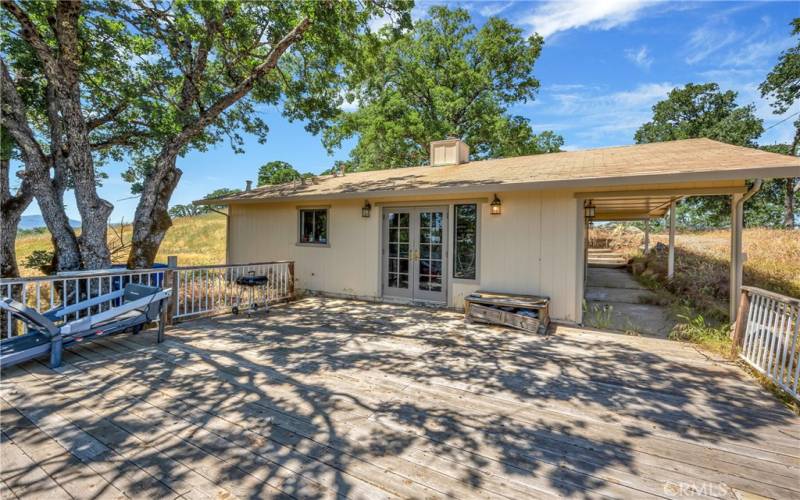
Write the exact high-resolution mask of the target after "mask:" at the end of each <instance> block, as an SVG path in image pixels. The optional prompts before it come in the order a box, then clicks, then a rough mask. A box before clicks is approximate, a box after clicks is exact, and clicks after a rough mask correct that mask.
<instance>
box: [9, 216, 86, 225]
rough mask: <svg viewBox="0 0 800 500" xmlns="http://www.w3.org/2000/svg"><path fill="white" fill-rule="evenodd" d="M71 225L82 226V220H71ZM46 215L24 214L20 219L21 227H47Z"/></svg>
mask: <svg viewBox="0 0 800 500" xmlns="http://www.w3.org/2000/svg"><path fill="white" fill-rule="evenodd" d="M69 225H70V226H72V227H81V222H80V221H77V220H72V219H70V220H69ZM46 226H47V225H46V224H45V223H44V217H42V216H41V215H38V214H37V215H23V216H22V219H20V221H19V229H36V228H37V227H46Z"/></svg>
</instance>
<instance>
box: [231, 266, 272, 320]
mask: <svg viewBox="0 0 800 500" xmlns="http://www.w3.org/2000/svg"><path fill="white" fill-rule="evenodd" d="M267 283H269V280H268V279H267V277H266V276H256V273H255V271H249V272H248V273H247V276H239V277H238V278H236V288H237V296H236V305H234V306H233V308H232V309H231V312H232V313H233V314H239V306H240V305H241V304H242V294H243V293H244V291H245V289H246V290H247V294H248V298H249V302H250V307H248V308H247V315H248V316H250V314H252V313H254V312H255V311H256V310H257V309H258V302H257V301H256V300H255V299H256V298H257V293H256V289H257V288H261V290H260V292H261V296H262V297H263V298H264V308H265V310H266V311H269V307H268V306H267V294H266V290H264V288H266V286H267Z"/></svg>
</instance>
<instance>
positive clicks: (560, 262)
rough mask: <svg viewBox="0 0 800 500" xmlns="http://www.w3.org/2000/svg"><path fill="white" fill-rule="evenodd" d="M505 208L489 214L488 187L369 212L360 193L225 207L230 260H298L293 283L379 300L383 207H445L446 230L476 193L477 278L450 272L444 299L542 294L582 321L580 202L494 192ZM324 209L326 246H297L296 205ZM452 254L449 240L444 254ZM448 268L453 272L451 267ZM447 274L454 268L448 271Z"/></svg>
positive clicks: (377, 202)
mask: <svg viewBox="0 0 800 500" xmlns="http://www.w3.org/2000/svg"><path fill="white" fill-rule="evenodd" d="M499 195H500V197H501V200H502V214H501V215H494V216H493V215H490V213H489V203H488V202H489V200H491V199H492V196H493V193H474V194H470V195H459V196H458V198H457V199H455V198H452V197H451V199H442V197H438V198H439V199H434V198H432V197H418V198H414V199H409V198H403V199H402V200H399V199H398V200H397V201H393V200H391V199H379V198H375V199H372V198H370V200H369V201H370V203H371V204H372V206H373V208H372V214H371V216H370V217H369V218H364V217H362V216H361V207H362V206H363V204H364V200H363V199H356V200H331V201H325V202H319V203H299V202H294V203H264V204H255V203H248V204H233V205H231V207H230V221H229V224H230V226H229V238H228V261H229V262H230V263H235V262H251V261H258V260H263V259H270V260H293V261H295V276H296V278H297V283H296V287H297V288H298V289H305V290H309V291H318V292H325V293H329V294H331V295H334V296H344V297H355V298H364V299H368V300H379V299H381V285H380V284H381V262H380V251H381V213H382V210H381V207H384V206H392V205H393V204H394V203H397V204H401V205H409V204H414V205H419V206H448V207H449V218H448V220H449V222H450V223H449V224H448V228H449V231H450V237H449V238H448V241H450V242H452V241H453V238H452V231H453V224H452V221H453V204H454V202H455V203H457V202H458V201H462V200H463V201H469V200H480V202H481V203H480V204H481V219H480V223H479V228H480V235H479V242H480V251H479V260H480V264H479V272H478V280H475V281H464V280H453V279H452V278H449V279H448V281H447V283H448V290H447V292H448V293H447V296H448V304H447V305H448V306H449V307H454V308H457V309H460V308H463V298H464V296H465V295H467V294H469V293H471V292H473V291H475V290H478V289H486V290H497V291H506V292H518V293H528V294H539V295H546V296H549V297H550V298H551V304H552V305H551V313H550V314H551V316H552V317H553V318H554V319H560V320H566V321H572V322H577V321H579V320H580V294H581V293H582V290H578V286H579V282H580V280H581V278H580V276H578V273H580V272H581V269H580V268H579V266H576V259H575V255H576V253H577V252H578V248H577V245H578V244H579V243H580V242H579V241H578V234H579V232H578V231H577V224H578V217H577V215H578V213H577V210H578V204H577V202H576V200H575V199H574V197H573V194H572V193H571V192H547V191H516V192H508V193H500V194H499ZM301 207H309V208H311V207H325V208H328V209H329V212H328V213H329V227H328V231H329V234H328V237H329V241H330V243H329V245H327V246H320V247H315V246H307V245H298V244H297V238H298V234H297V231H298V209H299V208H301ZM451 255H452V243H451V247H450V248H449V249H448V256H451ZM448 273H451V271H450V269H449V268H448ZM449 276H451V274H449Z"/></svg>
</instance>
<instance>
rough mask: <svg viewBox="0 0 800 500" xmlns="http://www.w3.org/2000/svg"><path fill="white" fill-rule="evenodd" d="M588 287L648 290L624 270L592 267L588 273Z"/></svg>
mask: <svg viewBox="0 0 800 500" xmlns="http://www.w3.org/2000/svg"><path fill="white" fill-rule="evenodd" d="M586 286H588V287H602V288H632V289H635V290H647V289H646V288H645V287H644V286H643V285H641V284H639V282H638V281H636V280H635V279H633V276H631V275H630V273H628V272H627V271H626V270H624V269H607V268H602V267H590V268H589V269H588V270H587V271H586Z"/></svg>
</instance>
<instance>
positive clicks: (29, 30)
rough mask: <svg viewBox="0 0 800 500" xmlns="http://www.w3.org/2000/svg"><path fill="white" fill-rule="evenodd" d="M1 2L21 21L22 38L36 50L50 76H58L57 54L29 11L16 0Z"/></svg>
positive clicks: (3, 0)
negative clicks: (15, 0) (29, 14)
mask: <svg viewBox="0 0 800 500" xmlns="http://www.w3.org/2000/svg"><path fill="white" fill-rule="evenodd" d="M0 3H2V5H3V8H4V9H5V10H6V11H7V12H8V13H9V14H11V15H12V16H13V17H14V19H16V20H17V22H18V23H19V25H20V27H21V28H22V38H24V39H25V41H26V42H28V44H30V46H31V47H33V49H34V51H36V56H37V57H38V58H39V60H40V61H41V62H42V65H43V66H44V70H45V73H47V75H48V77H52V78H58V62H57V60H56V56H55V55H54V54H53V52H52V51H51V50H50V47H49V46H48V45H47V42H45V41H44V37H43V36H42V34H41V33H40V32H39V30H38V29H37V28H36V25H35V24H34V23H33V20H31V18H30V17H29V16H28V13H27V12H25V11H24V10H22V8H20V6H19V5H17V3H16V2H14V0H0Z"/></svg>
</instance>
